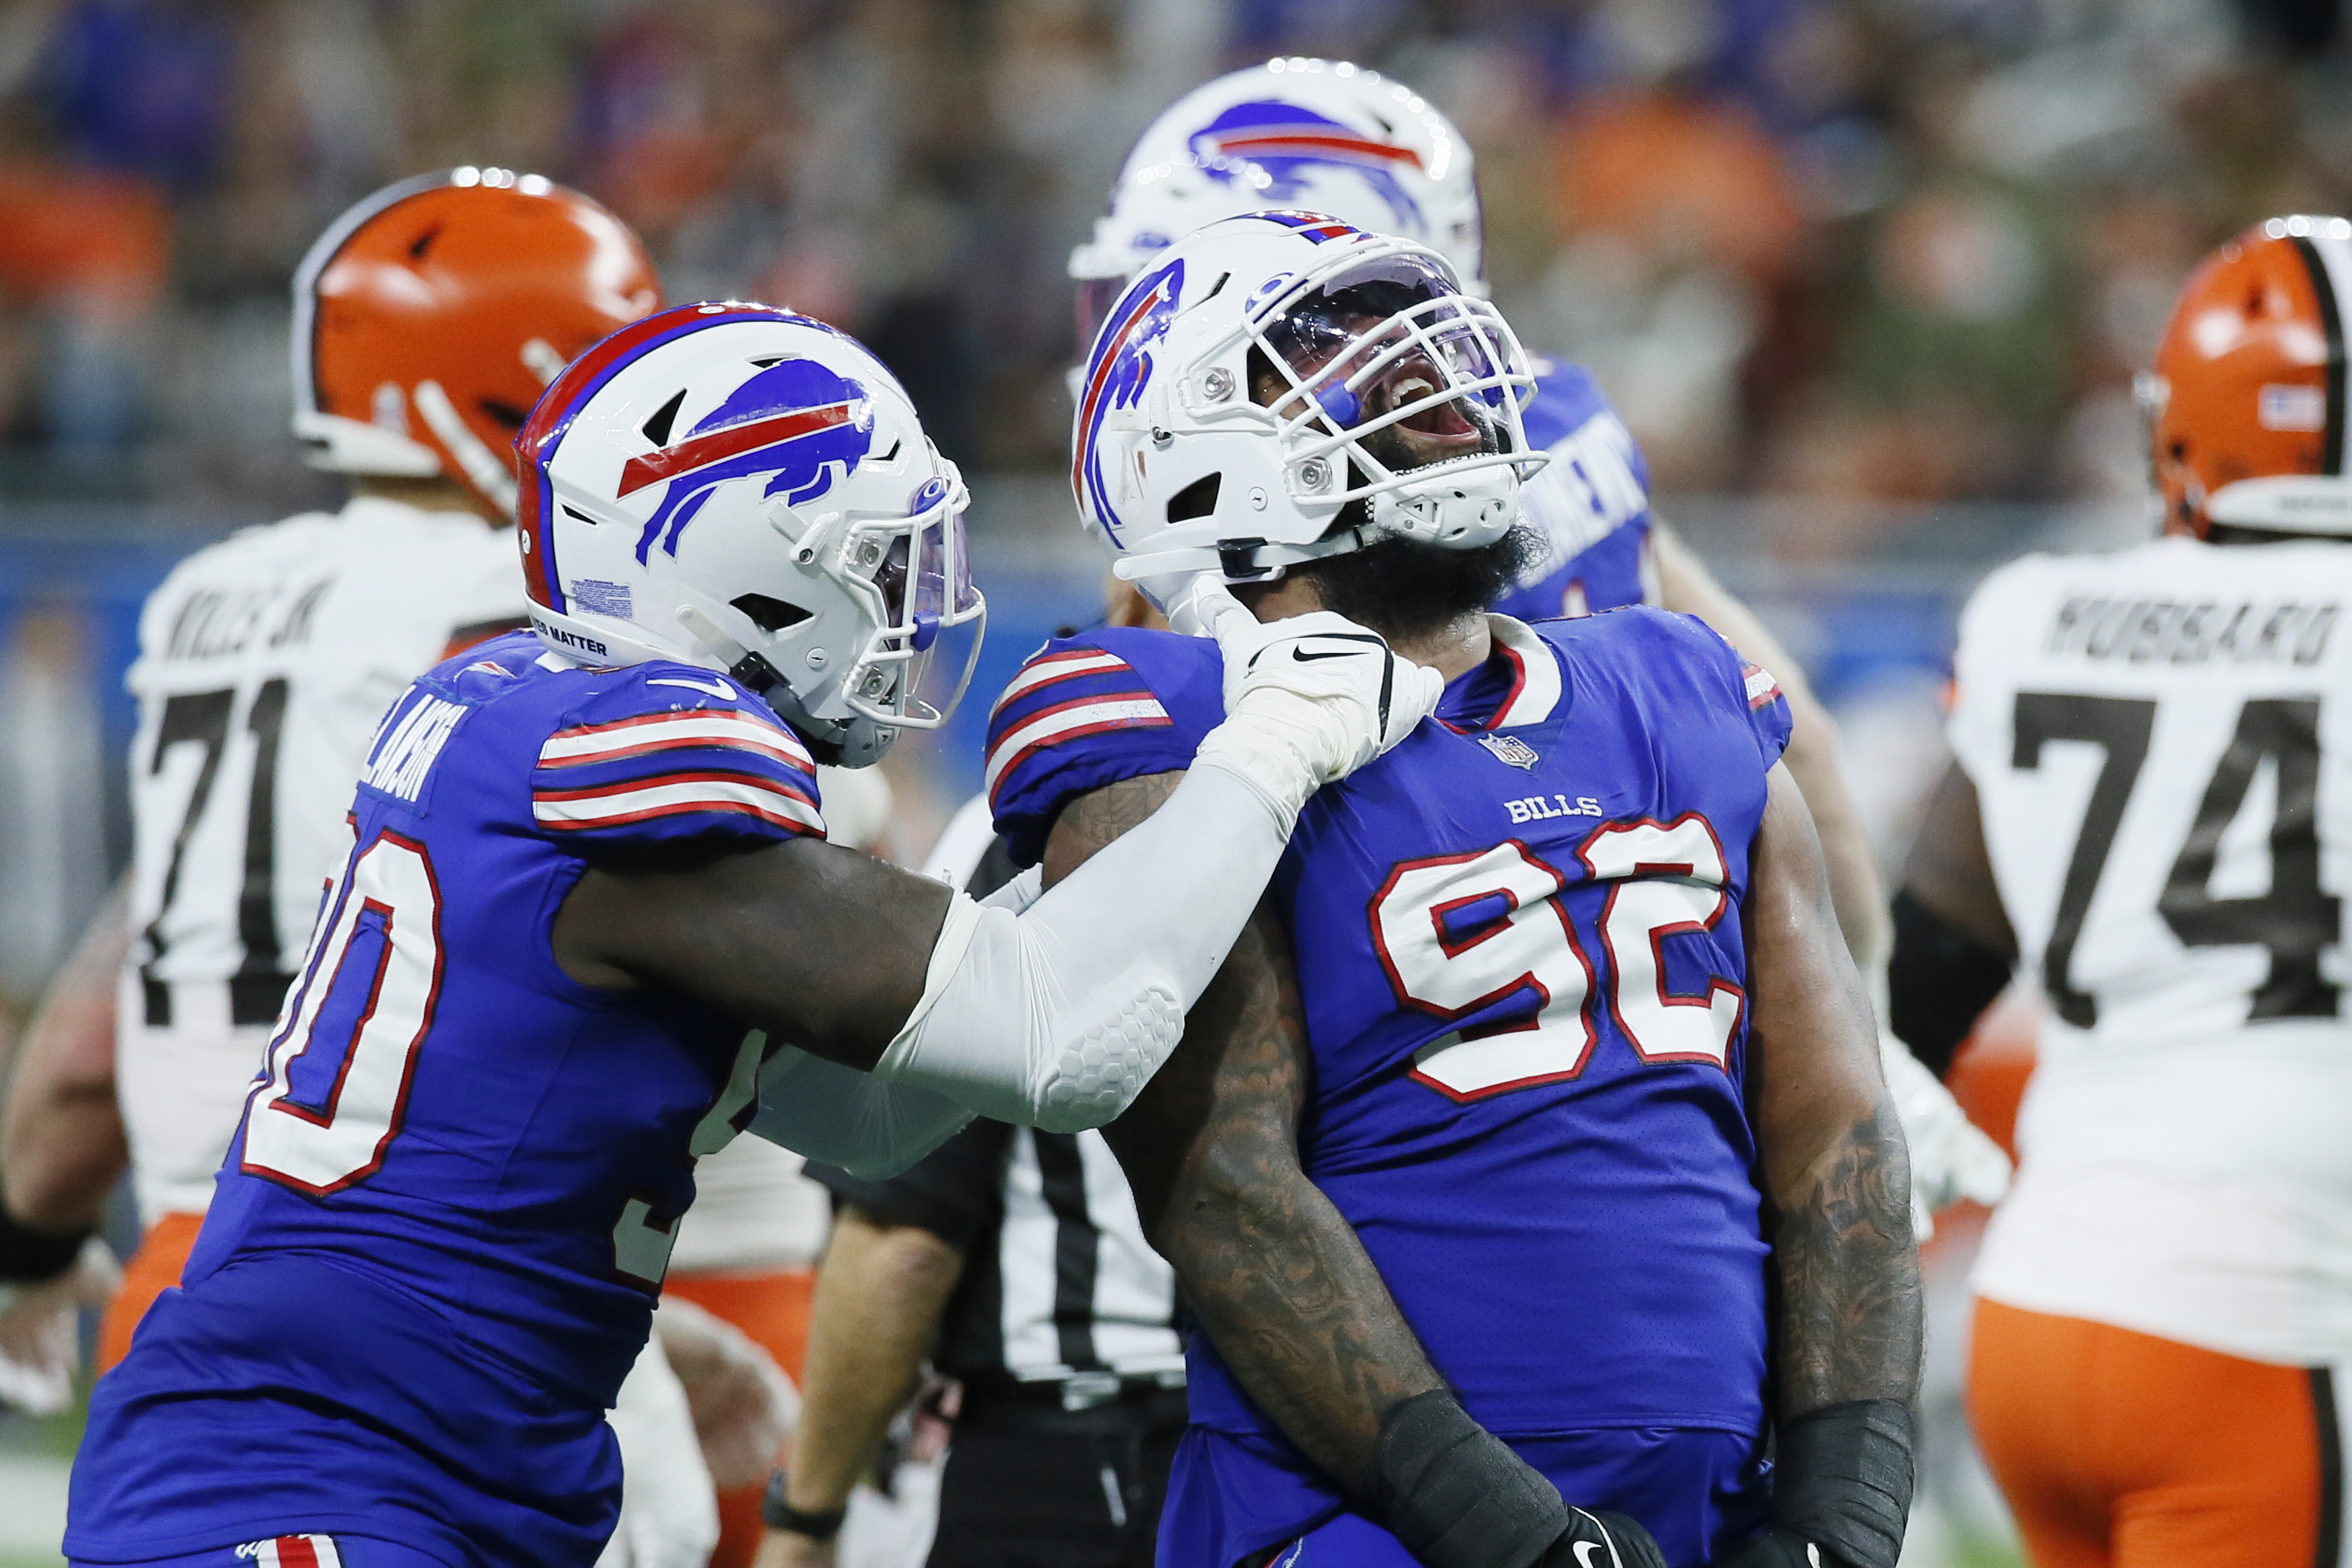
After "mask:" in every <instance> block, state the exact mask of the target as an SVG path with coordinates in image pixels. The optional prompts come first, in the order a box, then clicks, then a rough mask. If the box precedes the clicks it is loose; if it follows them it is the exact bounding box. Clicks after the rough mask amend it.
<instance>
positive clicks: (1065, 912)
mask: <svg viewBox="0 0 2352 1568" xmlns="http://www.w3.org/2000/svg"><path fill="white" fill-rule="evenodd" d="M1293 816H1294V812H1293V810H1292V809H1291V808H1290V807H1288V806H1287V805H1285V804H1281V803H1277V802H1276V800H1274V799H1272V798H1269V796H1268V795H1267V793H1266V791H1265V788H1264V787H1263V786H1261V785H1260V784H1257V783H1255V782H1254V781H1253V780H1252V779H1250V778H1249V777H1247V776H1245V775H1244V773H1241V772H1240V771H1239V770H1237V769H1234V768H1233V767H1232V766H1230V765H1229V764H1227V763H1224V762H1223V760H1222V759H1221V758H1220V757H1219V755H1218V754H1217V753H1216V751H1215V750H1214V748H1213V747H1210V746H1206V745H1204V746H1203V747H1202V752H1201V753H1200V755H1199V756H1198V757H1197V758H1196V759H1195V760H1194V762H1193V764H1192V770H1191V771H1190V772H1189V773H1186V774H1185V775H1184V779H1183V782H1182V783H1181V784H1178V785H1177V786H1176V790H1175V793H1174V794H1172V795H1170V796H1169V797H1168V800H1167V802H1166V804H1164V805H1161V806H1160V809H1159V810H1158V811H1155V812H1153V813H1152V814H1151V816H1150V817H1149V818H1148V819H1146V820H1145V821H1144V822H1143V823H1141V824H1140V825H1139V826H1137V827H1135V828H1134V829H1133V830H1132V831H1130V832H1129V833H1128V834H1126V835H1125V836H1124V837H1121V838H1119V839H1118V841H1117V842H1115V843H1113V844H1110V845H1109V846H1108V847H1105V848H1104V849H1103V850H1101V852H1099V853H1098V854H1097V855H1095V856H1094V857H1093V858H1091V859H1089V860H1087V863H1086V864H1085V865H1083V866H1081V867H1079V868H1078V869H1077V870H1076V871H1075V872H1073V873H1072V874H1071V875H1070V876H1069V877H1068V878H1067V879H1065V880H1064V881H1062V882H1060V883H1058V884H1057V885H1055V887H1054V888H1053V889H1050V890H1049V891H1047V892H1046V893H1045V894H1044V896H1042V897H1041V898H1039V899H1038V900H1036V902H1034V904H1032V905H1030V906H1029V907H1028V908H1027V909H1026V910H1024V911H1023V912H1022V913H1020V914H1018V915H1016V914H1014V913H1013V911H1012V910H1007V909H1003V908H1001V907H1000V908H993V909H992V908H988V907H985V906H982V905H980V904H975V903H973V902H972V901H971V900H970V899H967V898H965V897H963V896H962V895H961V894H959V895H957V897H956V900H955V903H954V904H953V906H952V907H951V908H950V910H949V911H948V918H947V923H946V924H945V925H944V926H943V927H942V928H941V929H940V939H939V942H938V945H937V946H936V947H934V948H933V949H932V952H931V963H930V970H929V975H928V978H927V982H926V984H925V985H924V987H923V995H922V1000H921V1001H919V1002H918V1003H917V1004H916V1005H915V1010H914V1012H913V1013H912V1014H911V1015H909V1016H908V1020H907V1026H906V1027H905V1028H904V1029H903V1030H901V1031H900V1032H899V1034H898V1038H897V1039H895V1040H893V1041H891V1042H890V1046H889V1048H888V1049H887V1050H885V1051H884V1052H883V1053H882V1059H881V1060H880V1061H879V1062H878V1063H877V1064H876V1066H875V1068H874V1074H875V1077H876V1078H877V1079H888V1080H890V1081H891V1082H893V1083H895V1084H898V1085H900V1086H903V1087H908V1088H921V1089H933V1090H936V1091H938V1092H939V1093H940V1094H942V1095H945V1096H947V1097H949V1098H950V1099H951V1100H955V1101H957V1102H959V1103H961V1104H964V1105H969V1106H971V1108H972V1109H973V1110H977V1111H979V1112H980V1113H981V1114H982V1115H983V1116H991V1117H994V1118H995V1119H996V1120H998V1121H1013V1122H1027V1123H1030V1124H1032V1125H1034V1126H1038V1127H1042V1128H1045V1129H1046V1130H1047V1131H1055V1132H1076V1131H1083V1130H1084V1129H1086V1128H1089V1127H1099V1126H1101V1125H1102V1124H1103V1123H1104V1122H1106V1121H1109V1120H1111V1118H1113V1117H1115V1116H1117V1115H1118V1113H1119V1112H1120V1111H1122V1110H1126V1109H1127V1108H1128V1106H1129V1104H1130V1103H1131V1102H1132V1101H1133V1100H1134V1099H1135V1097H1136V1095H1137V1094H1138V1093H1139V1092H1140V1091H1141V1089H1142V1088H1143V1086H1144V1084H1145V1083H1146V1082H1148V1081H1150V1078H1151V1075H1152V1074H1153V1073H1155V1072H1157V1071H1159V1070H1160V1063H1162V1062H1164V1061H1166V1060H1167V1059H1168V1053H1169V1052H1171V1051H1172V1050H1173V1049H1175V1047H1176V1042H1177V1041H1178V1040H1180V1039H1181V1038H1182V1037H1183V1033H1184V1014H1185V1013H1186V1011H1187V1010H1188V1009H1190V1008H1191V1007H1192V1004H1193V1003H1194V1002H1196V1001H1198V1000H1199V999H1200V995H1201V993H1202V991H1204V990H1206V989H1207V988H1208V984H1209V982H1210V981H1211V980H1212V979H1213V978H1215V976H1216V973H1217V968H1218V966H1219V965H1220V964H1222V963H1224V960H1225V954H1226V953H1227V952H1229V951H1231V949H1232V947H1233V945H1234V939H1235V938H1237V937H1238V936H1240V935H1241V931H1242V927H1243V925H1244V923H1245V922H1246V921H1248V919H1249V916H1250V911H1251V910H1254V909H1255V908H1256V907H1257V901H1258V896H1259V895H1260V894H1261V893H1263V892H1264V891H1265V885H1266V882H1267V880H1268V879H1270V878H1272V877H1273V875H1274V868H1275V867H1276V863H1278V862H1279V861H1280V860H1281V858H1282V851H1283V846H1284V845H1285V844H1286V843H1287V842H1288V840H1289V837H1290V827H1291V822H1292V819H1293ZM1139 889H1149V891H1148V892H1146V893H1144V894H1143V896H1140V897H1139V896H1138V890H1139Z"/></svg>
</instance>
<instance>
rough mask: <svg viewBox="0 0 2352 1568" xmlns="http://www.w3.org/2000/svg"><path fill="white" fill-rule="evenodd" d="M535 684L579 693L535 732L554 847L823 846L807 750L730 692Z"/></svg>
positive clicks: (570, 673)
mask: <svg viewBox="0 0 2352 1568" xmlns="http://www.w3.org/2000/svg"><path fill="white" fill-rule="evenodd" d="M528 635H529V634H524V636H525V637H528ZM493 662H495V661H493ZM468 668H472V667H470V666H469V667H468ZM526 679H529V680H540V679H546V680H551V681H553V682H556V683H558V685H559V686H560V687H562V688H566V690H565V691H564V692H563V695H564V696H565V697H567V698H568V699H569V700H567V701H565V702H564V704H563V706H562V707H561V708H560V709H557V710H555V711H554V713H553V715H552V718H553V722H552V723H549V724H547V727H546V728H544V729H540V730H535V731H531V735H532V744H533V753H532V754H531V755H530V811H531V825H532V826H535V827H536V828H538V829H539V830H540V831H541V832H542V833H544V834H546V835H547V836H548V837H550V838H552V839H555V840H558V841H561V842H563V843H567V844H579V843H583V842H593V843H599V844H604V845H617V844H623V843H632V842H635V843H656V842H664V841H670V840H676V839H680V838H685V837H692V836H694V835H697V834H703V833H717V834H721V835H725V836H729V837H750V838H751V839H754V840H773V839H777V838H782V837H823V836H824V814H823V811H822V808H821V804H820V802H821V797H820V795H819V792H818V788H817V771H816V759H815V758H814V755H812V754H811V752H810V751H809V749H808V745H807V743H806V742H803V740H802V739H801V737H800V736H799V735H797V734H795V733H794V732H793V731H792V730H791V729H790V728H788V727H787V726H786V725H785V724H784V723H783V722H782V721H781V720H780V719H778V718H777V717H776V716H775V715H774V714H773V713H772V712H771V711H770V710H768V708H767V706H766V705H765V704H764V703H762V702H761V701H760V700H758V699H757V698H755V697H753V696H751V695H750V694H749V693H747V692H744V691H742V690H740V689H738V688H737V687H736V686H735V685H734V684H733V683H732V682H731V681H728V680H725V679H722V678H720V677H718V676H715V675H712V674H711V673H709V671H707V670H701V669H694V668H688V667H686V666H683V665H674V664H669V663H667V662H655V663H649V664H644V665H638V666H635V667H633V668H627V669H611V670H597V669H572V670H561V671H547V670H543V669H541V668H539V667H538V666H536V665H534V666H533V667H532V670H531V673H530V675H529V676H527V677H526ZM542 711H544V710H542ZM541 722H542V723H545V722H546V721H541Z"/></svg>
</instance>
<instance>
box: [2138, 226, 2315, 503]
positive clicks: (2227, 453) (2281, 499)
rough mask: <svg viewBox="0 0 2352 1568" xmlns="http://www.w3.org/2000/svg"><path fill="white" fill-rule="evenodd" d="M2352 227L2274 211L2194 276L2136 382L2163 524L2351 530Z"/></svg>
mask: <svg viewBox="0 0 2352 1568" xmlns="http://www.w3.org/2000/svg"><path fill="white" fill-rule="evenodd" d="M2347 304H2352V221H2347V220H2346V219H2344V218H2340V217H2306V216H2296V217H2274V218H2270V219H2267V220H2265V221H2264V222H2262V223H2259V224H2256V225H2255V226H2253V227H2252V228H2250V229H2248V230H2246V231H2245V232H2244V233H2243V234H2242V235H2240V236H2238V237H2237V238H2235V239H2233V240H2231V241H2230V242H2229V243H2228V244H2227V245H2224V246H2223V247H2221V249H2219V250H2217V251H2215V252H2214V253H2213V254H2212V255H2211V256H2210V257H2208V258H2206V259H2205V262H2204V264H2203V265H2202V266H2200V267H2199V268H2197V270H2196V271H2195V272H2194V273H2192V274H2190V276H2189V282H2188V285H2187V287H2185V288H2184V289H2182V290H2181V292H2180V300H2179V303H2178V304H2177V305H2175V306H2174V307H2173V311H2172V320H2171V321H2170V323H2169V324H2168V325H2167V326H2166V328H2165V331H2164V341H2163V342H2162V343H2160V344H2159V345H2158V348H2157V351H2156V367H2155V370H2154V372H2153V373H2152V374H2147V375H2145V376H2142V377H2141V378H2140V386H2139V392H2140V401H2141V403H2142V405H2144V406H2145V407H2146V408H2147V411H2148V414H2149V416H2150V418H2149V458H2150V461H2151V463H2152V465H2153V468H2154V471H2155V480H2156V487H2157V489H2158V493H2159V495H2160V497H2161V500H2162V502H2163V507H2164V530H2165V531H2166V532H2168V533H2185V534H2190V535H2193V536H2195V537H2196V538H2199V539H2205V538H2209V537H2210V536H2211V535H2212V531H2213V530H2214V528H2215V527H2216V526H2219V527H2222V528H2225V529H2247V530H2251V531H2259V532H2265V533H2304V534H2340V535H2346V536H2352V479H2347V477H2346V474H2345V468H2344V457H2345V451H2344V420H2345V389H2344V318H2345V315H2346V309H2345V307H2346V306H2347Z"/></svg>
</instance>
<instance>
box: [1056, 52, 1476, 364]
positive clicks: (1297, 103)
mask: <svg viewBox="0 0 2352 1568" xmlns="http://www.w3.org/2000/svg"><path fill="white" fill-rule="evenodd" d="M1268 207H1283V208H1297V209H1300V210H1303V211H1307V212H1318V213H1328V214H1330V215H1331V216H1333V217H1336V218H1340V219H1342V220H1344V221H1346V222H1347V223H1349V224H1350V225H1352V226H1355V227H1357V228H1361V229H1369V230H1370V231H1371V232H1372V233H1374V234H1393V235H1398V236H1401V237H1404V238H1406V239H1411V240H1415V241H1418V242H1419V243H1421V244H1423V245H1425V246H1427V247H1430V248H1431V249H1432V250H1434V251H1436V252H1437V253H1438V254H1439V255H1440V256H1443V257H1444V258H1445V259H1446V260H1447V262H1449V263H1450V264H1451V265H1452V266H1453V268H1454V277H1455V279H1457V280H1458V281H1459V282H1460V284H1461V285H1462V288H1463V289H1464V290H1465V292H1468V293H1471V294H1475V295H1478V296H1481V297H1484V295H1485V294H1486V268H1485V264H1484V259H1483V251H1484V245H1485V226H1484V223H1483V221H1482V219H1481V217H1480V215H1479V208H1478V183H1477V180H1476V178H1475V176H1474V174H1473V173H1472V170H1471V159H1470V144H1469V143H1468V142H1465V141H1464V140H1463V138H1462V133H1461V132H1459V131H1457V130H1455V129H1454V122H1453V121H1450V120H1448V119H1446V118H1445V116H1444V115H1443V114H1441V113H1439V112H1438V111H1437V110H1436V109H1434V108H1433V107H1432V106H1431V105H1430V103H1429V102H1428V101H1427V100H1424V99H1423V97H1422V96H1421V95H1420V94H1419V93H1417V92H1415V91H1413V90H1412V89H1411V88H1409V87H1406V86H1404V85H1403V84H1402V83H1401V82H1393V81H1391V80H1389V79H1387V78H1385V77H1383V76H1381V74H1380V73H1379V72H1378V71H1370V70H1366V69H1365V68H1363V67H1361V66H1358V65H1351V64H1349V62H1348V61H1346V60H1318V59H1300V58H1283V59H1273V60H1268V61H1266V62H1265V64H1264V65H1258V66H1250V67H1248V68H1244V69H1242V70H1237V71H1231V72H1228V73H1227V74H1225V75H1223V76H1221V77H1219V78H1217V79H1215V80H1214V81H1211V82H1207V83H1204V84H1202V86H1200V87H1197V88H1194V89H1192V91H1191V92H1188V93H1186V94H1185V95H1184V96H1183V97H1182V98H1181V99H1178V100H1176V101H1175V102H1174V103H1173V104H1171V105H1170V106H1169V107H1168V109H1167V110H1165V111H1163V112H1162V113H1161V114H1160V118H1159V119H1157V120H1155V121H1152V122H1151V124H1150V126H1149V127H1147V128H1146V129H1145V131H1144V132H1143V134H1142V136H1140V137H1139V138H1138V139H1137V141H1136V143H1135V149H1134V151H1132V152H1130V153H1129V154H1128V155H1127V163H1126V166H1125V167H1124V168H1122V169H1121V170H1120V171H1119V175H1118V184H1116V185H1114V186H1113V187H1112V188H1111V195H1110V210H1109V211H1108V213H1106V214H1105V215H1104V216H1102V217H1100V218H1098V219H1097V220H1096V222H1095V232H1094V238H1093V239H1092V240H1091V241H1090V242H1088V243H1087V244H1085V245H1082V246H1080V247H1077V248H1076V250H1074V251H1072V252H1071V253H1070V276H1071V277H1072V278H1075V279H1077V280H1078V343H1079V347H1080V349H1081V350H1082V351H1083V349H1084V348H1085V346H1086V345H1087V343H1089V342H1093V341H1094V335H1095V331H1096V329H1097V327H1099V326H1100V325H1101V323H1102V318H1103V315H1104V313H1105V312H1106V311H1107V310H1108V309H1109V307H1110V302H1111V301H1112V300H1115V299H1117V298H1118V295H1119V293H1120V292H1121V290H1122V289H1124V288H1125V286H1126V284H1127V281H1128V279H1131V278H1133V277H1134V276H1135V275H1136V274H1137V273H1139V272H1140V271H1141V270H1143V268H1145V267H1147V266H1149V265H1150V264H1151V262H1152V260H1153V259H1154V258H1156V257H1157V256H1158V255H1159V253H1160V251H1162V250H1164V249H1166V248H1167V247H1169V246H1170V245H1172V244H1173V243H1175V241H1176V240H1178V239H1179V238H1181V237H1183V236H1185V235H1188V234H1190V233H1192V231H1193V230H1194V229H1196V228H1200V227H1202V226H1206V225H1208V224H1211V223H1214V222H1215V221H1216V220H1217V219H1219V218H1221V217H1232V216H1235V215H1237V214H1241V213H1247V212H1257V211H1259V210H1261V209H1264V208H1268Z"/></svg>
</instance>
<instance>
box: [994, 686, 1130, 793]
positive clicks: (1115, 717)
mask: <svg viewBox="0 0 2352 1568" xmlns="http://www.w3.org/2000/svg"><path fill="white" fill-rule="evenodd" d="M1173 722H1175V721H1173V720H1171V719H1170V718H1169V717H1168V710H1167V709H1165V708H1162V707H1161V706H1160V700H1159V699H1158V698H1156V697H1149V696H1144V697H1108V698H1106V697H1081V698H1079V699H1078V700H1076V701H1075V702H1064V703H1060V704H1057V705H1056V706H1055V707H1052V708H1047V709H1044V710H1040V711H1038V712H1036V713H1033V714H1031V715H1030V716H1029V717H1028V718H1027V719H1024V720H1023V721H1021V723H1020V724H1018V725H1017V726H1015V727H1014V728H1013V729H1011V730H1008V731H1005V732H1004V734H1003V736H1002V737H1001V738H1000V739H999V740H998V741H997V742H996V744H995V745H993V746H991V747H990V748H989V751H988V772H987V773H986V774H985V776H984V778H983V780H982V787H984V788H985V789H986V790H987V792H988V793H989V795H995V794H996V784H997V781H998V780H999V779H1002V778H1003V776H1004V775H1005V774H1006V773H1008V772H1010V771H1011V770H1012V769H1013V767H1014V765H1016V764H1017V763H1020V761H1021V760H1022V759H1023V758H1024V757H1026V756H1028V755H1029V753H1030V752H1034V751H1036V750H1037V749H1038V748H1039V747H1041V746H1052V745H1058V744H1060V743H1061V742H1066V741H1075V740H1076V739H1077V738H1078V737H1080V736H1081V735H1098V734H1101V733H1102V732H1103V731H1106V730H1142V729H1157V728H1164V727H1166V726H1168V725H1170V724H1172V723H1173Z"/></svg>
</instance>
